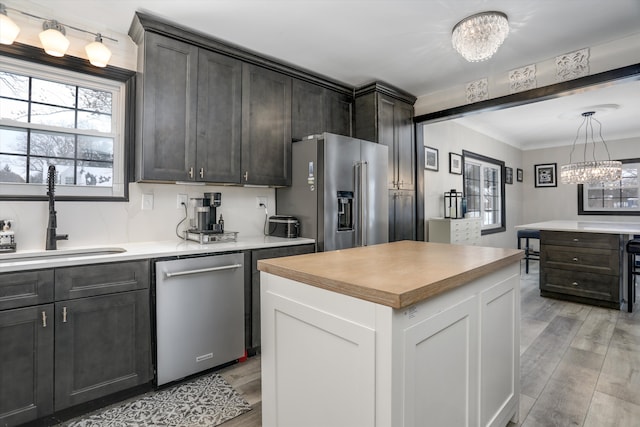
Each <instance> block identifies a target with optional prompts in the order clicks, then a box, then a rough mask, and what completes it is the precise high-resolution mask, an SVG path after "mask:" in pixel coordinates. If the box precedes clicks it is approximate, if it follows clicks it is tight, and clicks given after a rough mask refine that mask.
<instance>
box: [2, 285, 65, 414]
mask: <svg viewBox="0 0 640 427" xmlns="http://www.w3.org/2000/svg"><path fill="white" fill-rule="evenodd" d="M3 279H4V276H3ZM53 372H54V371H53V304H45V305H39V306H32V307H26V308H17V309H13V310H4V311H0V425H2V426H15V425H19V424H22V423H26V422H28V421H32V420H35V419H37V418H40V417H43V416H46V415H48V414H50V413H52V412H53Z"/></svg>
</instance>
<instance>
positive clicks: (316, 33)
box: [31, 0, 640, 148]
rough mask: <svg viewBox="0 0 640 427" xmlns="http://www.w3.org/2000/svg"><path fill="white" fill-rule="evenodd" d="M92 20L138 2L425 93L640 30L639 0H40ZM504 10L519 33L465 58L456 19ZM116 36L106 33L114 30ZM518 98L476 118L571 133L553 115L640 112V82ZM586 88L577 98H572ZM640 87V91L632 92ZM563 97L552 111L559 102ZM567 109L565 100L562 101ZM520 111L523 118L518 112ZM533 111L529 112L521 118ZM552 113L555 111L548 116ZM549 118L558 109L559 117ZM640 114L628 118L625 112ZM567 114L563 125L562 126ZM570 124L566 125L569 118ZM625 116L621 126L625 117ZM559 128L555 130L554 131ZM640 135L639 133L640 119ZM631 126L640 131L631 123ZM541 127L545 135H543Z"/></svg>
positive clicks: (335, 72) (491, 126) (479, 122)
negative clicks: (599, 109)
mask: <svg viewBox="0 0 640 427" xmlns="http://www.w3.org/2000/svg"><path fill="white" fill-rule="evenodd" d="M31 2H32V3H36V4H38V5H41V6H42V7H45V8H49V9H52V10H56V11H57V13H58V14H62V13H63V12H62V11H64V15H69V16H70V17H73V18H74V19H77V18H79V19H86V21H87V22H100V24H101V25H103V26H104V27H106V28H108V29H110V30H113V31H115V32H118V33H124V34H126V33H128V30H129V26H130V24H131V20H132V17H133V14H134V12H135V11H136V10H140V11H146V12H149V13H152V14H154V15H156V16H160V17H164V18H166V19H168V20H171V21H173V22H175V23H178V24H180V25H182V26H185V27H188V28H192V29H194V30H198V31H200V32H203V33H206V34H209V35H211V36H214V37H216V38H219V39H223V40H226V41H229V42H232V43H234V44H236V45H239V46H242V47H245V48H247V49H250V50H253V51H256V52H259V53H261V54H264V55H267V56H270V57H273V58H276V59H279V60H281V61H285V62H288V63H290V64H293V65H295V66H298V67H301V68H304V69H308V70H313V71H315V72H317V73H319V74H322V75H325V76H328V77H330V78H333V79H335V80H338V81H341V82H344V83H347V84H350V85H353V86H359V85H362V84H365V83H368V82H371V81H374V80H382V81H385V82H388V83H390V84H392V85H395V86H398V87H400V88H402V89H404V90H406V91H408V92H410V93H412V94H414V95H416V96H421V95H426V94H429V93H431V92H435V91H437V90H439V89H441V88H447V87H452V86H456V85H460V84H464V83H466V82H469V81H473V80H476V79H480V78H483V77H486V76H488V75H492V74H495V73H503V72H505V70H511V69H514V68H518V67H521V66H523V65H527V64H532V63H536V62H540V61H543V60H547V59H549V58H553V57H555V56H557V55H559V54H561V53H567V52H571V51H574V50H578V49H582V48H584V47H587V46H593V45H597V44H602V43H604V42H608V41H612V40H617V39H621V38H624V37H626V36H629V35H632V34H637V33H638V32H640V1H639V0H607V1H604V0H560V1H559V0H528V1H526V0H181V1H176V0H111V1H104V0H32V1H31ZM487 10H499V11H502V12H504V13H506V14H507V15H508V17H509V23H510V34H509V37H508V38H507V40H506V41H505V43H504V44H503V46H502V47H501V48H500V49H499V51H498V52H497V53H496V54H495V55H494V57H493V58H491V59H490V60H488V61H485V62H481V63H469V62H466V61H465V60H464V59H463V58H462V57H461V56H460V55H458V54H457V52H455V51H454V50H453V48H452V47H451V38H450V36H451V29H452V28H453V26H454V25H455V24H456V23H457V22H458V21H459V20H461V19H462V18H464V17H466V16H469V15H471V14H474V13H477V12H482V11H487ZM105 33H106V34H107V35H108V32H105ZM609 90H610V92H608V93H607V97H606V99H605V96H604V95H603V93H604V92H599V93H598V95H597V97H596V98H595V99H588V97H589V96H590V95H593V93H589V92H588V93H584V94H581V95H573V96H571V97H565V98H567V99H556V100H554V101H545V102H544V103H543V104H544V106H542V105H541V103H537V104H530V105H529V106H526V107H518V109H515V108H513V109H508V110H502V111H500V112H495V113H492V115H491V116H490V115H487V114H485V113H483V114H480V115H475V116H472V117H470V118H468V119H465V120H467V121H466V122H465V123H466V125H468V126H470V127H474V128H475V129H477V130H480V131H483V132H484V133H488V132H493V133H494V134H493V135H491V136H493V137H497V138H498V139H501V140H504V141H505V142H509V143H512V144H513V145H516V146H520V147H522V148H527V147H529V148H530V147H533V146H534V145H536V144H537V145H539V144H540V143H541V141H557V140H559V139H561V135H562V137H564V136H566V135H568V136H571V135H572V134H573V133H574V132H575V129H576V128H577V124H570V123H569V122H570V121H569V120H555V119H554V117H557V116H558V115H560V114H561V113H564V112H567V111H573V110H576V109H580V108H582V107H585V106H591V105H598V104H619V105H621V108H620V109H618V110H617V111H616V112H615V114H610V116H611V118H607V120H610V121H605V118H603V124H604V125H605V128H604V132H605V137H607V138H611V136H610V135H611V134H610V133H609V132H613V129H614V123H613V120H614V119H613V117H614V116H616V115H617V114H619V113H620V112H622V111H626V110H627V109H628V108H631V112H629V114H632V113H635V119H634V120H633V122H635V123H638V120H637V117H638V114H640V108H639V106H640V105H639V102H640V86H639V85H638V84H636V85H634V89H633V91H630V90H629V88H628V87H627V86H626V85H625V88H624V89H619V88H615V87H611V88H609ZM578 96H583V97H584V98H582V99H576V103H571V102H570V101H569V98H574V99H575V97H578ZM633 97H635V100H630V99H629V98H633ZM552 108H553V110H552ZM556 108H557V109H556ZM514 115H515V116H517V117H513V116H514ZM522 117H526V120H525V121H524V122H523V121H522V120H520V119H521V118H522ZM549 117H551V119H549ZM541 120H551V122H552V123H554V124H553V125H552V124H550V123H547V122H545V124H544V125H543V124H541V122H540V121H541ZM625 121H626V122H632V120H627V118H624V119H622V122H625ZM555 122H557V124H558V126H556V125H555ZM562 125H564V126H562ZM615 126H618V125H615ZM554 128H557V132H559V133H556V134H552V133H545V131H546V132H550V131H551V130H552V129H554ZM636 128H638V129H635V135H638V134H640V125H636ZM624 132H625V134H626V133H634V130H633V129H626V130H625V131H624ZM536 135H537V136H539V138H542V139H540V140H536V138H535V136H536Z"/></svg>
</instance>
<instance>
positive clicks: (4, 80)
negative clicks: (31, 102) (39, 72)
mask: <svg viewBox="0 0 640 427" xmlns="http://www.w3.org/2000/svg"><path fill="white" fill-rule="evenodd" d="M0 96H6V97H9V98H18V99H25V100H26V99H29V77H25V76H21V75H18V74H13V73H7V72H0Z"/></svg>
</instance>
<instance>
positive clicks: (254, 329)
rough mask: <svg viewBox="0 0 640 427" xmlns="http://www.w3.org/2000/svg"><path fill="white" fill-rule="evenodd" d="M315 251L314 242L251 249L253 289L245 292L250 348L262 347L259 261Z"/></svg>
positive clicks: (247, 344) (246, 323) (247, 341)
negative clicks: (248, 309)
mask: <svg viewBox="0 0 640 427" xmlns="http://www.w3.org/2000/svg"><path fill="white" fill-rule="evenodd" d="M313 252H315V245H314V244H310V245H300V246H285V247H281V248H269V249H256V250H253V251H251V276H250V277H251V278H250V280H251V290H250V292H248V293H247V292H245V306H247V304H246V302H247V301H249V304H248V307H247V308H250V311H248V312H247V313H245V328H247V333H246V334H245V339H246V346H247V348H248V349H252V350H257V349H258V348H259V347H260V271H259V270H258V261H259V260H261V259H269V258H280V257H285V256H293V255H302V254H310V253H313Z"/></svg>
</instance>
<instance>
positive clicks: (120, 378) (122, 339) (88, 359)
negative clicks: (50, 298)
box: [55, 290, 151, 411]
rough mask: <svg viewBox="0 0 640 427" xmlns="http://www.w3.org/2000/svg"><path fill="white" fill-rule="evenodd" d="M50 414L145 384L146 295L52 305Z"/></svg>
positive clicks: (147, 359)
mask: <svg viewBox="0 0 640 427" xmlns="http://www.w3.org/2000/svg"><path fill="white" fill-rule="evenodd" d="M55 316H56V320H55V322H56V323H55V328H56V330H55V334H56V347H55V372H56V385H55V409H56V411H58V410H61V409H64V408H68V407H70V406H73V405H77V404H79V403H82V402H87V401H90V400H93V399H97V398H100V397H103V396H106V395H109V394H112V393H115V392H117V391H120V390H124V389H127V388H131V387H134V386H136V385H140V384H144V383H146V382H149V381H150V379H151V375H150V371H151V364H150V354H151V350H150V342H151V331H150V320H149V319H150V315H149V292H148V290H142V291H134V292H123V293H118V294H112V295H104V296H98V297H91V298H81V299H76V300H69V301H62V302H58V303H56V304H55Z"/></svg>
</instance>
